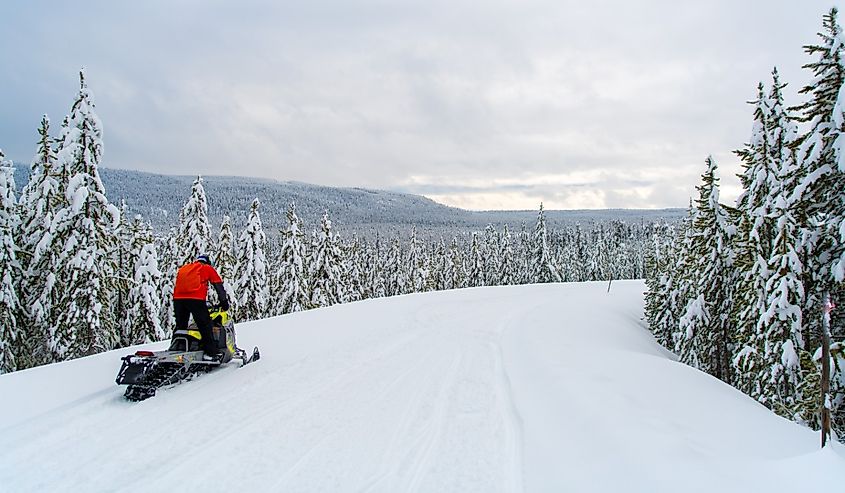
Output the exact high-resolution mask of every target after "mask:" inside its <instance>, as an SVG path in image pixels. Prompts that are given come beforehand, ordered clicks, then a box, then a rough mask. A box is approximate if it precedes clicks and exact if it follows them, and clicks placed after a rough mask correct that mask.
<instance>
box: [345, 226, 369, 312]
mask: <svg viewBox="0 0 845 493" xmlns="http://www.w3.org/2000/svg"><path fill="white" fill-rule="evenodd" d="M341 250H342V251H343V256H344V258H345V259H346V262H345V263H344V266H343V267H344V270H343V284H344V285H345V286H346V287H347V291H346V302H347V303H349V302H353V301H360V300H362V299H364V298H363V296H364V291H365V289H364V286H363V284H362V282H361V279H362V277H363V276H362V272H361V271H362V266H361V256H362V251H361V250H362V249H361V242H360V241H359V240H358V236H357V235H356V236H354V237H353V238H352V241H351V242H350V243H348V244H343V243H341Z"/></svg>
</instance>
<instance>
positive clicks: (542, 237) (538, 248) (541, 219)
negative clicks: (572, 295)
mask: <svg viewBox="0 0 845 493" xmlns="http://www.w3.org/2000/svg"><path fill="white" fill-rule="evenodd" d="M529 272H530V274H529V282H531V283H545V282H560V274H559V273H558V269H557V266H555V265H554V262H553V261H552V253H551V251H550V249H549V240H548V231H547V230H546V215H545V212H544V211H543V204H540V212H539V213H538V214H537V224H536V225H535V226H534V234H533V235H532V236H531V250H530V252H529Z"/></svg>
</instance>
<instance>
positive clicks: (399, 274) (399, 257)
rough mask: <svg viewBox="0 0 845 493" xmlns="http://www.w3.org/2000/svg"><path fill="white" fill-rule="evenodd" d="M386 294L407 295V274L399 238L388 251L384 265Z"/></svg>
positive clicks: (395, 239)
mask: <svg viewBox="0 0 845 493" xmlns="http://www.w3.org/2000/svg"><path fill="white" fill-rule="evenodd" d="M384 276H385V278H384V280H385V293H386V295H387V296H397V295H400V294H406V293H407V291H406V290H405V287H406V286H407V284H408V283H407V274H406V272H405V262H404V255H403V252H402V246H401V244H400V243H399V238H394V239H393V241H392V242H391V243H390V248H388V250H387V257H386V259H385V264H384Z"/></svg>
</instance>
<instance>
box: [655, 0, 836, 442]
mask: <svg viewBox="0 0 845 493" xmlns="http://www.w3.org/2000/svg"><path fill="white" fill-rule="evenodd" d="M819 36H820V38H821V39H820V43H819V44H814V45H808V46H805V47H804V50H805V52H806V53H807V54H808V55H809V56H810V57H812V61H811V62H809V63H807V64H806V65H804V68H805V69H808V70H809V71H810V72H811V73H812V81H811V82H810V83H809V84H808V85H807V86H805V87H803V88H801V90H800V91H799V93H800V94H801V95H803V96H804V97H805V98H806V100H805V101H803V102H801V103H800V104H798V105H795V106H788V105H787V104H786V103H785V102H784V97H783V88H784V87H785V85H786V84H785V83H783V82H782V81H781V80H780V78H779V76H778V72H777V69H775V70H774V71H773V72H772V80H771V83H770V84H769V85H768V87H766V85H765V84H763V83H762V82H761V83H760V84H759V86H758V94H757V98H756V99H755V100H754V101H753V102H752V103H751V104H752V105H753V115H754V116H753V126H752V133H751V137H750V140H749V142H748V143H747V144H745V145H744V147H743V148H742V149H740V150H738V151H736V154H737V155H738V156H739V157H740V158H741V160H742V163H743V171H742V173H741V175H740V176H739V178H740V180H741V184H742V187H743V193H742V194H741V195H740V196H739V198H738V200H737V202H736V204H735V206H733V207H730V206H726V205H723V204H720V202H719V178H718V177H717V173H716V172H717V165H716V163H715V161H714V160H713V159H711V158H708V159H707V160H706V170H705V171H704V173H703V175H702V177H701V184H700V185H699V186H698V187H697V191H698V198H697V200H696V201H695V203H694V204H691V205H690V209H689V214H688V217H687V218H686V220H685V221H683V222H682V224H681V225H680V226H679V227H678V228H677V229H676V228H673V227H667V229H666V230H665V231H663V232H662V233H661V234H659V235H656V236H655V239H654V245H653V247H652V248H651V249H650V252H649V255H648V268H647V279H646V283H647V286H648V292H647V295H646V317H647V319H648V323H649V325H650V327H651V330H652V331H653V332H654V335H655V337H656V339H657V340H658V341H659V342H660V343H661V344H663V345H664V346H665V347H667V348H668V349H670V350H671V351H673V352H674V353H676V354H677V355H678V356H679V358H680V361H682V362H684V363H687V364H689V365H691V366H694V367H696V368H698V369H700V370H702V371H705V372H707V373H709V374H711V375H713V376H715V377H717V378H719V379H721V380H723V381H724V382H726V383H728V384H730V385H733V386H734V387H736V388H738V389H740V390H742V391H743V392H745V393H746V394H748V395H750V396H751V397H753V398H754V399H756V400H758V401H759V402H761V403H762V404H764V405H765V406H767V407H768V408H770V409H772V410H773V411H774V412H776V413H777V414H779V415H781V416H784V417H786V418H788V419H792V420H794V421H797V422H800V423H803V424H805V425H808V426H810V427H812V428H814V429H822V436H823V439H822V440H823V442H824V440H825V439H826V437H827V435H828V433H829V430H831V428H832V430H833V432H834V436H837V435H838V437H839V438H840V439H842V438H843V437H845V351H843V349H844V348H845V316H843V310H842V309H841V307H842V306H845V283H843V281H845V45H843V41H845V38H843V35H842V28H841V27H840V25H839V24H838V23H837V11H836V9H831V11H830V12H829V13H828V14H827V15H825V16H824V21H823V29H822V32H820V33H819ZM836 305H839V306H840V308H838V309H837V308H836Z"/></svg>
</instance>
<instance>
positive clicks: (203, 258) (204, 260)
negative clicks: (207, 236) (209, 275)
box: [197, 253, 211, 265]
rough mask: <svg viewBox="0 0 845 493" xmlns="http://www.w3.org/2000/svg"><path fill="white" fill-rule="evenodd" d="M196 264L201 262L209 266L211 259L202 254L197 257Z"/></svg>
mask: <svg viewBox="0 0 845 493" xmlns="http://www.w3.org/2000/svg"><path fill="white" fill-rule="evenodd" d="M197 262H202V263H204V264H208V265H211V259H210V258H209V257H208V255H206V254H204V253H201V254H199V255H197Z"/></svg>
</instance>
